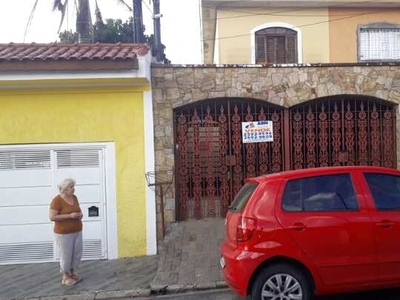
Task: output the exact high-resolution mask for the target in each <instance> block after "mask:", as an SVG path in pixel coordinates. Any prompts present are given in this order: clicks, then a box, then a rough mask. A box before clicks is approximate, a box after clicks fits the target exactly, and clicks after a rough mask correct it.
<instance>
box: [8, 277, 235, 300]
mask: <svg viewBox="0 0 400 300" xmlns="http://www.w3.org/2000/svg"><path fill="white" fill-rule="evenodd" d="M227 287H228V285H227V284H226V282H225V281H216V282H208V283H201V284H185V285H183V284H170V285H151V286H150V288H136V289H130V290H119V291H96V292H82V293H79V294H75V295H59V296H41V297H31V298H13V299H12V300H20V299H21V300H22V299H23V300H105V299H121V298H125V299H126V298H137V297H149V296H151V295H165V294H169V295H171V294H183V293H188V292H194V291H205V290H214V289H224V288H227ZM2 299H3V298H2V297H0V300H2Z"/></svg>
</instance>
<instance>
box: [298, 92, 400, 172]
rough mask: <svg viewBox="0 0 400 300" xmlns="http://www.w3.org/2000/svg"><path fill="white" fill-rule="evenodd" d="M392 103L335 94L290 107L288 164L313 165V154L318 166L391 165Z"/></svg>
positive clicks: (392, 164) (392, 147) (392, 162)
mask: <svg viewBox="0 0 400 300" xmlns="http://www.w3.org/2000/svg"><path fill="white" fill-rule="evenodd" d="M392 107H393V105H391V104H385V103H384V102H382V101H380V100H377V99H374V98H369V97H362V96H341V97H338V96H336V97H326V98H323V99H316V100H313V101H311V102H307V103H305V104H303V105H298V106H296V107H294V108H291V109H290V116H291V119H290V128H292V136H291V140H290V143H291V150H292V152H291V153H290V158H291V159H290V168H291V169H299V168H303V167H307V168H309V167H312V166H313V165H314V157H315V159H316V161H315V164H316V166H319V167H325V166H342V165H371V166H391V167H394V164H395V163H394V162H395V154H396V152H395V146H394V145H395V144H394V140H395V128H394V125H393V124H394V117H393V113H392ZM315 122H316V123H315ZM314 124H315V126H314Z"/></svg>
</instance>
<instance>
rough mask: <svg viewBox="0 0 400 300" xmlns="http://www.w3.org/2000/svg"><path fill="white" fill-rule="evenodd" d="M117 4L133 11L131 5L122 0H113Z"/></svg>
mask: <svg viewBox="0 0 400 300" xmlns="http://www.w3.org/2000/svg"><path fill="white" fill-rule="evenodd" d="M115 1H117V2H118V4H121V5H123V6H125V7H126V8H127V9H128V10H129V11H133V9H132V7H130V6H129V5H128V4H127V3H126V2H125V1H124V0H115Z"/></svg>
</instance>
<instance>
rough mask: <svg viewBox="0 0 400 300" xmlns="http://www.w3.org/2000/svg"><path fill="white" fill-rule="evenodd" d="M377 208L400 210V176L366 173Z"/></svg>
mask: <svg viewBox="0 0 400 300" xmlns="http://www.w3.org/2000/svg"><path fill="white" fill-rule="evenodd" d="M364 176H365V179H366V180H367V183H368V186H369V189H370V190H371V194H372V197H373V199H374V202H375V206H376V209H377V210H400V177H399V176H396V175H391V174H380V173H366V174H364Z"/></svg>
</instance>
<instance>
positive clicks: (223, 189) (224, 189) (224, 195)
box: [218, 105, 231, 216]
mask: <svg viewBox="0 0 400 300" xmlns="http://www.w3.org/2000/svg"><path fill="white" fill-rule="evenodd" d="M218 122H219V138H220V143H219V149H220V156H219V157H220V162H221V169H220V176H219V178H220V183H221V186H220V193H219V194H220V195H221V211H222V215H223V216H225V214H226V212H227V211H228V206H229V203H230V202H229V199H230V198H231V193H230V189H229V178H228V176H229V170H228V166H227V164H226V160H227V153H228V124H227V117H226V115H225V114H224V107H223V106H222V105H221V109H220V115H219V116H218Z"/></svg>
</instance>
